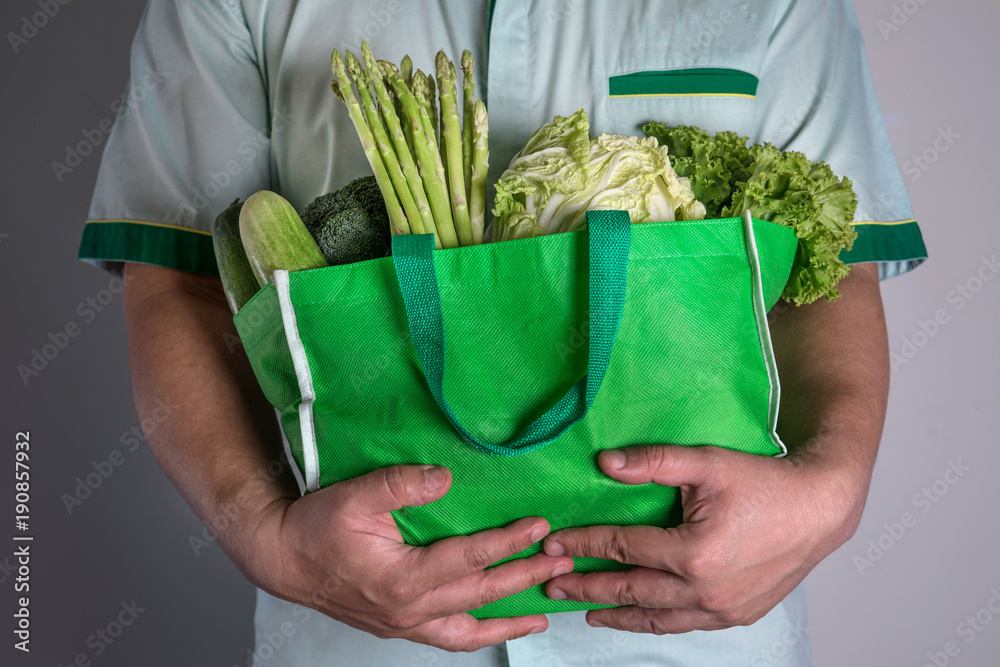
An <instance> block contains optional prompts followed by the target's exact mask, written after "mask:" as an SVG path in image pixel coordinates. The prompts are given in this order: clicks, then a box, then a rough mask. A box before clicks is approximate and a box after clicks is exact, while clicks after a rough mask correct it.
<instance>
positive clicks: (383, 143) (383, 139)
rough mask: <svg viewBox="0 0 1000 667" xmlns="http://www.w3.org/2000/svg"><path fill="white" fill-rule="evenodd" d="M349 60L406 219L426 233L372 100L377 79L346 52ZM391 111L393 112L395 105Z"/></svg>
mask: <svg viewBox="0 0 1000 667" xmlns="http://www.w3.org/2000/svg"><path fill="white" fill-rule="evenodd" d="M346 59H347V71H348V73H349V74H350V75H351V78H352V79H354V85H355V86H357V88H358V98H359V99H360V100H361V108H362V109H363V110H364V113H365V118H366V119H367V121H368V127H369V129H370V130H371V132H372V137H374V139H375V145H376V146H378V151H379V155H381V156H382V162H383V163H385V167H386V171H387V172H389V179H390V180H391V181H392V186H393V188H394V189H395V190H396V196H397V197H399V203H400V204H401V205H402V207H403V213H404V214H405V215H406V220H407V222H408V223H409V225H410V231H411V232H412V233H414V234H423V233H424V228H423V223H422V221H421V218H420V211H419V209H418V208H417V204H416V202H414V200H413V195H412V193H411V192H410V188H409V186H408V185H407V180H406V177H405V176H404V175H403V171H402V169H401V167H400V164H399V160H398V159H397V157H396V154H395V153H394V152H393V145H392V143H390V141H389V135H388V134H387V133H386V128H385V126H384V125H383V124H382V119H381V118H380V117H379V112H378V109H377V108H376V107H375V102H374V100H373V99H372V94H371V84H372V81H371V79H374V78H375V77H369V75H368V73H367V72H365V70H364V69H363V68H362V67H361V63H360V62H359V61H358V58H357V56H355V55H354V54H353V53H351V52H350V51H347V52H346ZM379 78H380V77H379ZM389 109H390V110H392V106H391V102H390V106H389Z"/></svg>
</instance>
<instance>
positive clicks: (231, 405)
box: [124, 264, 299, 572]
mask: <svg viewBox="0 0 1000 667" xmlns="http://www.w3.org/2000/svg"><path fill="white" fill-rule="evenodd" d="M125 282H126V288H125V298H124V309H125V318H126V323H127V327H128V337H129V360H130V364H131V370H132V384H133V392H134V395H135V402H136V409H137V411H138V414H139V417H140V419H147V418H149V417H150V416H151V415H152V414H153V412H154V411H155V409H156V408H157V401H158V400H161V401H163V402H169V404H173V405H177V406H178V407H177V408H176V409H173V410H172V411H171V413H170V414H169V415H168V417H167V419H166V420H165V421H164V422H162V423H160V424H158V426H157V429H156V430H155V432H152V433H150V434H149V444H150V448H151V449H152V451H153V454H154V455H155V456H156V458H157V460H158V461H159V463H160V465H161V466H162V468H163V470H164V471H165V472H166V473H167V475H168V477H169V478H170V479H171V481H172V482H173V483H174V485H175V486H176V487H177V488H178V489H179V490H180V492H181V493H182V494H183V495H184V497H185V498H186V499H187V501H188V502H189V503H190V505H191V507H192V508H193V509H194V511H195V512H196V513H197V514H198V516H199V517H200V518H201V519H202V520H203V521H204V522H205V523H206V525H207V526H208V527H209V528H210V529H211V530H212V531H213V533H214V534H215V536H216V538H217V540H218V541H219V543H220V544H221V545H222V547H223V548H224V549H225V550H226V552H227V554H228V555H229V557H230V558H232V559H233V560H234V562H236V564H237V566H239V567H240V568H241V569H242V570H243V571H244V572H246V571H247V569H246V566H247V562H246V559H247V557H248V554H247V551H248V540H249V538H250V537H251V536H252V534H253V531H254V529H255V528H256V525H255V522H257V521H259V518H260V517H261V516H263V514H264V512H265V508H267V507H268V506H269V505H271V504H273V503H276V502H279V501H280V500H281V499H282V498H289V497H298V495H299V494H298V490H297V487H296V485H295V482H294V478H292V477H291V475H290V472H289V471H288V470H287V467H286V469H284V470H282V471H281V472H280V473H279V474H278V475H274V474H273V472H269V471H268V466H269V464H273V463H274V461H276V460H277V459H278V457H279V454H280V450H281V436H280V433H279V432H278V429H277V425H276V420H275V418H274V410H273V408H272V407H271V406H270V405H269V404H268V403H267V401H266V400H265V399H264V397H263V395H262V394H261V392H260V389H259V388H258V385H257V381H256V379H255V378H254V375H253V372H252V370H251V368H250V365H249V362H248V361H247V359H246V355H245V354H244V352H243V349H242V347H236V348H235V349H233V350H232V351H231V350H230V349H229V347H227V343H226V341H227V339H229V340H235V338H230V337H228V336H225V334H226V333H227V332H228V333H229V334H231V335H232V336H233V337H235V336H236V332H235V330H234V328H233V324H232V315H231V314H230V312H229V309H228V307H227V305H226V302H225V299H224V297H223V294H222V290H221V286H220V285H219V281H218V279H215V278H210V277H205V276H195V275H192V274H186V273H182V272H179V271H172V270H169V269H163V268H159V267H152V266H145V265H138V264H127V265H126V281H125ZM270 470H271V471H275V470H276V466H274V465H272V466H271V468H270Z"/></svg>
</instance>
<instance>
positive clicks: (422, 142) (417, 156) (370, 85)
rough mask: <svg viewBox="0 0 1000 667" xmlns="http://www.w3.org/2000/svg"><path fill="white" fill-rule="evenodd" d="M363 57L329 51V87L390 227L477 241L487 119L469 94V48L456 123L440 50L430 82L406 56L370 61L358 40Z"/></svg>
mask: <svg viewBox="0 0 1000 667" xmlns="http://www.w3.org/2000/svg"><path fill="white" fill-rule="evenodd" d="M361 58H362V61H363V62H364V64H363V65H362V62H360V61H359V60H358V58H357V56H355V55H354V54H353V53H351V52H350V51H345V53H344V56H341V54H340V52H339V51H337V50H336V49H334V51H333V54H332V55H331V56H330V65H331V67H332V69H333V73H334V76H335V77H336V78H335V79H334V80H333V81H332V82H331V88H332V89H333V93H334V95H336V96H337V98H338V99H339V100H340V101H341V102H343V103H344V104H345V105H346V106H347V110H348V112H349V113H350V117H351V120H352V121H353V123H354V127H355V129H356V130H357V132H358V136H359V137H360V138H361V144H362V146H363V147H364V149H365V155H366V156H367V157H368V162H369V163H370V164H371V167H372V171H373V172H374V174H375V180H376V181H377V183H378V186H379V189H380V190H381V191H382V196H383V197H384V198H385V205H386V209H387V210H388V213H389V223H390V231H391V232H392V234H394V235H395V234H411V233H412V234H434V240H435V245H436V246H437V247H438V248H442V247H443V248H455V247H457V246H459V245H463V246H466V245H474V244H480V243H482V242H483V226H484V222H485V217H486V175H487V168H488V165H489V145H488V125H487V119H486V105H485V104H483V101H482V100H480V99H476V96H475V87H476V77H475V63H474V61H473V57H472V53H470V52H469V51H465V52H464V53H463V54H462V60H461V66H462V72H463V82H462V84H463V85H462V101H461V104H462V107H463V113H462V116H463V117H462V122H460V121H459V112H458V106H459V104H460V102H459V97H458V77H457V73H456V70H455V64H454V63H453V62H451V61H450V60H449V59H448V56H447V55H445V53H444V51H439V52H438V54H437V58H436V60H435V69H436V73H437V81H436V85H435V81H434V77H432V76H431V75H429V74H424V73H423V72H421V71H420V70H419V69H418V70H417V71H415V72H414V71H413V63H412V61H411V59H410V57H409V56H406V57H405V58H403V61H402V62H401V63H400V66H399V67H396V65H394V64H393V63H389V62H386V61H384V60H375V57H374V55H373V54H372V51H371V48H369V46H368V43H367V42H362V43H361ZM352 83H353V85H354V87H353V88H352ZM355 88H356V89H357V95H355V93H354V89H355ZM435 89H436V90H437V94H435ZM438 108H440V116H439V115H438Z"/></svg>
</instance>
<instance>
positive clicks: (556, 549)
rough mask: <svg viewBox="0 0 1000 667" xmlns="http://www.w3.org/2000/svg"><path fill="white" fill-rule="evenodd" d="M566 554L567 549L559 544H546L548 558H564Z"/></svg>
mask: <svg viewBox="0 0 1000 667" xmlns="http://www.w3.org/2000/svg"><path fill="white" fill-rule="evenodd" d="M564 553H566V548H565V547H564V546H563V545H561V544H559V543H558V542H551V541H550V542H546V543H545V555H546V556H562V555H563V554H564Z"/></svg>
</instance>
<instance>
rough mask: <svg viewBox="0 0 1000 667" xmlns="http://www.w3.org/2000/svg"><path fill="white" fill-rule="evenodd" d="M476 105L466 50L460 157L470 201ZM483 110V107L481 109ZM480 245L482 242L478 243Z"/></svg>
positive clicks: (473, 75)
mask: <svg viewBox="0 0 1000 667" xmlns="http://www.w3.org/2000/svg"><path fill="white" fill-rule="evenodd" d="M475 105H476V61H475V59H474V58H473V56H472V52H471V51H469V50H468V49H466V50H465V51H463V52H462V110H463V116H462V157H463V158H464V160H463V162H464V165H463V166H464V167H465V185H466V187H467V188H468V189H467V190H466V196H467V197H468V199H469V201H470V202H471V201H472V185H471V184H472V159H473V158H472V153H473V151H474V150H475V147H474V145H473V142H474V139H473V132H472V126H473V125H475V122H476V121H475V117H474V111H473V109H474V107H475ZM483 108H484V109H485V106H484V107H483ZM479 242H480V243H482V241H479Z"/></svg>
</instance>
